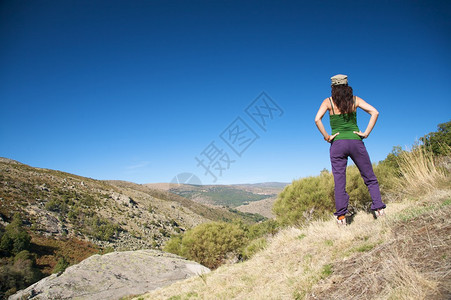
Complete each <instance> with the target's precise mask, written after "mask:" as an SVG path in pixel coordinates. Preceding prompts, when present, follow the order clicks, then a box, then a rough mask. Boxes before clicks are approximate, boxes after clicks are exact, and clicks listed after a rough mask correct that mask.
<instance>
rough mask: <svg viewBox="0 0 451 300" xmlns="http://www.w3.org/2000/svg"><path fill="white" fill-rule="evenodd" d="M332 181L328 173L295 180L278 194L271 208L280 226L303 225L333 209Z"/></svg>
mask: <svg viewBox="0 0 451 300" xmlns="http://www.w3.org/2000/svg"><path fill="white" fill-rule="evenodd" d="M333 197H334V181H333V176H332V174H331V173H329V172H322V173H321V175H320V176H316V177H306V178H302V179H300V180H295V181H293V182H292V184H290V185H288V186H286V187H285V189H284V190H283V191H282V192H281V193H280V194H279V196H278V198H277V200H276V202H275V203H274V206H273V211H274V213H275V214H276V216H277V220H278V221H279V222H280V224H282V225H293V224H297V225H300V224H303V223H305V222H307V221H309V220H310V219H312V218H314V219H316V218H321V217H324V216H325V215H327V214H329V213H330V212H331V211H333V209H334V202H333Z"/></svg>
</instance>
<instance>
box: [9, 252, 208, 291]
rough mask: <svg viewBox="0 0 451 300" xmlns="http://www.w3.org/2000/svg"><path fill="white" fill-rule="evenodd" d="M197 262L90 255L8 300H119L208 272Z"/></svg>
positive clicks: (158, 255)
mask: <svg viewBox="0 0 451 300" xmlns="http://www.w3.org/2000/svg"><path fill="white" fill-rule="evenodd" d="M209 271H210V270H209V269H208V268H206V267H204V266H202V265H200V264H198V263H196V262H192V261H188V260H186V259H184V258H181V257H179V256H177V255H174V254H170V253H165V252H161V251H157V250H138V251H125V252H112V253H108V254H105V255H93V256H91V257H89V258H88V259H85V260H84V261H82V262H81V263H79V264H77V265H74V266H71V267H69V268H67V269H66V270H65V271H64V272H63V273H62V274H53V275H51V276H48V277H46V278H44V279H42V280H40V281H38V282H37V283H35V284H33V285H31V286H30V287H28V288H27V289H25V290H22V291H19V292H18V293H16V294H14V295H13V296H11V297H10V298H9V299H11V300H14V299H120V298H121V297H124V296H128V295H137V294H143V293H145V292H148V291H150V290H153V289H156V288H159V287H163V286H166V285H169V284H171V283H173V282H176V281H178V280H182V279H185V278H188V277H191V276H195V275H200V274H202V273H207V272H209Z"/></svg>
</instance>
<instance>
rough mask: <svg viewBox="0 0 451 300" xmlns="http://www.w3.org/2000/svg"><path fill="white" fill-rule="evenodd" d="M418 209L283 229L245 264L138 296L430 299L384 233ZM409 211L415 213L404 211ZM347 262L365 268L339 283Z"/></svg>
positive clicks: (429, 286) (427, 283) (424, 279)
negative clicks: (340, 291) (340, 290)
mask: <svg viewBox="0 0 451 300" xmlns="http://www.w3.org/2000/svg"><path fill="white" fill-rule="evenodd" d="M428 197H429V199H432V202H433V203H441V202H440V201H442V202H443V199H450V197H451V191H450V190H446V191H441V193H438V194H437V193H435V194H433V195H430V196H428ZM421 205H422V204H421V203H420V202H418V201H415V202H413V201H409V200H405V201H403V202H400V203H393V204H391V205H389V207H388V208H387V213H388V216H387V217H386V218H385V219H382V220H374V219H373V217H372V215H370V214H367V213H364V212H359V213H358V214H357V215H356V217H355V218H354V221H353V223H352V224H351V225H349V226H347V227H346V228H339V227H337V225H336V224H335V222H334V220H332V219H331V220H330V221H327V222H320V221H318V222H313V223H311V224H310V225H309V226H308V227H306V228H302V229H299V228H287V229H285V230H283V231H281V232H280V233H279V234H277V235H276V236H275V237H274V238H273V239H272V240H271V241H270V242H269V243H268V246H267V248H266V249H264V250H263V251H261V252H260V253H257V254H256V255H255V256H254V257H253V258H252V259H250V260H249V261H246V262H243V263H238V264H234V265H225V266H222V267H220V268H218V269H217V270H215V271H213V272H211V273H209V274H205V275H202V276H198V277H197V278H191V279H188V280H186V281H182V282H178V283H175V284H173V285H171V286H169V287H166V288H162V289H159V290H155V291H152V292H150V293H149V294H146V295H143V296H141V297H140V298H141V299H142V298H144V299H340V298H342V296H343V294H339V295H335V294H331V293H329V292H328V294H327V295H323V294H322V291H327V290H328V289H330V288H331V287H332V288H334V286H335V287H336V286H337V284H338V286H341V287H342V288H343V292H346V290H347V292H348V293H349V292H355V294H354V295H352V294H351V295H350V294H348V296H347V297H345V299H370V298H373V299H426V295H431V294H434V292H435V291H436V287H437V283H436V282H435V281H434V280H432V279H430V278H429V277H428V276H425V275H423V274H421V273H420V272H418V271H417V270H416V269H414V268H413V267H411V266H410V265H409V262H408V261H407V260H406V258H404V257H402V256H401V255H399V253H397V249H396V247H391V245H393V244H394V243H395V242H396V240H397V238H396V237H395V235H394V233H393V232H392V228H393V227H394V226H395V224H397V223H399V222H402V221H403V220H404V219H405V220H409V219H410V218H414V217H415V216H417V215H419V214H422V213H423V211H422V210H421V209H424V211H426V212H427V211H428V210H427V209H425V208H422V207H423V206H421ZM430 205H435V204H430ZM437 205H438V204H437ZM447 206H448V207H449V206H450V205H447ZM414 207H418V210H412V209H413V208H414ZM355 262H357V267H359V266H360V267H362V266H364V265H366V266H367V267H366V268H360V269H358V268H356V271H357V273H355V274H353V273H352V272H351V274H350V276H348V277H347V278H343V276H341V275H340V273H341V272H340V270H338V269H339V266H340V265H341V264H353V263H354V264H355ZM358 272H366V275H365V274H359V273H358ZM363 275H365V276H363ZM340 276H341V277H340ZM362 278H365V280H366V282H365V281H364V280H363V279H362ZM381 278H382V279H381ZM371 282H373V283H375V284H371ZM376 283H377V284H376ZM353 285H356V287H353ZM369 295H371V297H370V296H369ZM369 297H370V298H369ZM342 299H343V298H342Z"/></svg>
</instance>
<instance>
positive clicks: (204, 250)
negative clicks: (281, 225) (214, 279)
mask: <svg viewBox="0 0 451 300" xmlns="http://www.w3.org/2000/svg"><path fill="white" fill-rule="evenodd" d="M277 230H278V224H277V222H275V221H273V220H268V221H265V222H262V223H258V224H254V225H247V224H244V223H242V222H235V223H226V222H212V223H205V224H201V225H199V226H197V227H195V228H193V229H191V230H188V231H187V232H186V233H184V234H182V235H176V236H173V237H172V238H171V240H169V241H168V243H167V244H166V246H165V248H164V250H165V251H167V252H171V253H174V254H177V255H180V256H183V257H186V258H187V259H190V260H194V261H196V262H198V263H200V264H202V265H204V266H207V267H209V268H211V269H215V268H217V267H219V266H220V265H221V264H223V263H224V262H225V261H226V260H227V258H231V257H233V258H238V259H248V258H250V257H251V256H252V255H253V254H254V253H255V252H257V251H259V250H261V248H262V247H264V246H265V245H266V242H265V241H266V239H265V238H264V236H266V235H270V234H275V233H276V232H277Z"/></svg>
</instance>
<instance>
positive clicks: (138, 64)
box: [0, 0, 451, 184]
mask: <svg viewBox="0 0 451 300" xmlns="http://www.w3.org/2000/svg"><path fill="white" fill-rule="evenodd" d="M450 53H451V2H450V1H196V0H194V1H185V0H180V1H172V0H164V1H137V0H135V1H114V0H108V1H100V0H94V1H75V0H73V1H70V0H67V1H56V0H54V1H31V0H29V1H23V0H14V1H12V0H3V1H1V2H0V101H1V102H0V103H1V118H0V156H3V157H7V158H11V159H15V160H18V161H20V162H23V163H26V164H29V165H31V166H35V167H42V168H50V169H57V170H62V171H66V172H70V173H75V174H78V175H82V176H87V177H92V178H96V179H120V180H128V181H133V182H137V183H150V182H168V181H170V180H171V179H172V178H173V177H174V176H176V175H177V174H179V173H182V172H190V173H194V174H195V175H196V176H198V177H199V179H200V180H201V181H202V183H204V184H209V183H213V176H211V175H210V174H209V173H207V175H205V169H204V168H203V167H202V166H198V161H197V160H196V157H197V158H198V159H199V160H202V159H204V163H205V164H206V163H207V161H208V159H207V155H209V156H210V158H212V159H214V160H212V161H211V165H210V170H212V171H214V172H216V175H218V176H217V181H216V182H215V183H218V184H229V183H255V182H264V181H283V182H290V181H291V180H293V179H298V178H300V177H305V176H310V175H317V174H319V172H320V171H321V170H322V169H323V168H328V169H330V162H329V154H328V153H329V144H327V143H326V142H324V141H323V139H322V136H321V134H320V133H319V131H318V130H317V129H316V126H315V124H314V117H315V114H316V111H317V109H318V107H319V105H320V104H321V101H322V100H323V99H324V98H326V97H328V96H329V95H330V77H331V76H333V75H335V74H337V73H342V74H347V75H348V76H349V83H350V85H351V86H352V87H353V88H354V92H355V94H356V95H358V96H360V97H362V98H363V99H365V100H366V101H367V102H369V103H370V104H372V105H373V106H375V107H376V108H377V109H378V110H379V112H380V118H379V120H378V123H377V125H376V127H375V129H374V131H373V133H372V134H371V136H370V137H369V139H367V140H366V142H365V143H366V145H367V149H368V151H369V153H370V157H371V159H372V160H373V161H374V162H377V161H380V160H382V159H384V158H385V157H386V155H387V154H388V153H389V152H390V151H391V150H392V147H393V146H395V145H400V146H408V145H411V144H412V143H413V142H414V141H415V139H417V138H419V137H421V136H423V135H424V134H427V133H429V132H431V131H435V130H436V126H437V124H438V123H443V122H447V121H449V120H450V115H451V114H450V111H451V101H450V99H449V95H450V94H451V93H450V92H451V84H450V78H451V55H450ZM263 91H264V92H266V93H267V95H268V96H269V97H270V98H271V99H272V100H273V102H268V101H269V100H268V99H267V100H268V101H267V103H270V104H271V105H272V107H275V106H274V104H277V105H278V107H279V108H280V110H277V111H276V110H272V111H271V112H272V113H274V114H273V118H272V119H270V118H269V117H266V118H264V119H265V120H266V121H267V122H266V124H265V127H264V128H265V129H266V131H264V130H262V128H261V127H259V126H258V125H257V123H256V122H255V121H253V120H252V119H251V118H250V117H249V115H248V114H247V113H246V108H247V107H248V106H249V105H251V103H252V102H253V101H254V100H255V99H256V98H257V97H258V96H259V95H260V94H261V92H263ZM258 101H261V99H260V100H258ZM258 101H257V102H256V104H258V103H259V102H258ZM260 103H263V102H260ZM252 107H253V106H251V108H252ZM262 111H264V109H262ZM282 112H283V113H282ZM238 117H239V118H240V119H237V118H238ZM260 120H261V119H260ZM323 120H324V123H325V124H326V126H327V128H329V126H328V116H326V117H325V119H323ZM358 120H359V126H360V127H361V128H362V127H363V130H364V129H365V127H366V125H367V121H368V117H367V116H365V113H364V112H362V111H360V112H359V114H358ZM243 121H244V123H243ZM244 124H247V126H248V127H247V128H245V127H243V126H245V125H244ZM228 129H230V130H231V131H230V132H232V133H233V132H234V131H233V130H237V131H235V133H236V135H228V134H227V133H228V132H229V131H227V130H228ZM256 136H258V137H259V138H258V139H255V137H256ZM227 139H229V142H231V143H232V146H233V145H235V146H236V147H238V148H239V149H235V150H238V151H237V152H238V153H240V154H241V156H238V155H237V154H236V153H235V152H234V151H233V150H232V149H231V147H230V146H229V145H228V144H227V143H226V140H227ZM231 139H233V141H232V140H231ZM212 142H213V143H214V144H213V145H214V146H215V147H217V148H218V149H219V150H222V152H221V154H220V155H219V153H218V152H214V151H213V150H215V149H214V148H213V147H212V146H211V143H212ZM227 161H229V162H230V161H234V162H232V163H230V164H229V165H227V163H226V162H227ZM217 163H219V164H217ZM214 164H216V165H214ZM226 165H227V166H226ZM220 166H222V167H223V168H226V167H228V169H227V168H226V169H225V170H223V173H222V175H220V174H219V170H215V169H217V167H220Z"/></svg>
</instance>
